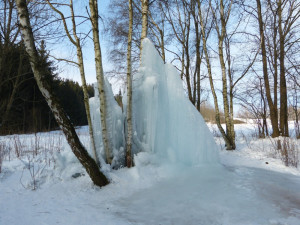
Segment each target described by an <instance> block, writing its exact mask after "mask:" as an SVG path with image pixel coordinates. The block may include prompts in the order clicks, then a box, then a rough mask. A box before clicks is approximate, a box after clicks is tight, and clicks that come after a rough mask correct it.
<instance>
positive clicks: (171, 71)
mask: <svg viewBox="0 0 300 225" xmlns="http://www.w3.org/2000/svg"><path fill="white" fill-rule="evenodd" d="M133 124H134V128H135V132H136V134H137V135H136V136H137V139H138V141H140V142H141V143H143V145H141V146H146V148H144V149H140V150H143V151H152V152H155V153H158V154H160V155H161V157H165V158H166V159H168V160H170V161H172V162H182V163H184V164H187V165H198V164H205V163H217V162H218V153H217V152H218V150H217V145H216V143H215V141H214V139H213V136H212V134H211V133H210V131H209V129H208V127H207V125H206V123H205V121H204V120H203V118H202V116H201V114H200V113H199V112H198V111H197V110H196V108H195V107H194V106H193V105H192V104H191V102H190V101H189V100H188V99H187V97H186V96H185V94H184V90H183V86H182V81H181V79H180V76H179V74H178V72H177V70H176V68H175V67H174V66H172V65H171V64H164V63H163V61H162V59H161V57H160V56H159V54H158V52H157V51H156V49H155V48H154V46H153V44H152V43H151V41H149V40H148V39H145V40H144V41H143V53H142V60H141V67H140V69H139V71H138V74H137V75H136V77H135V78H134V80H133Z"/></svg>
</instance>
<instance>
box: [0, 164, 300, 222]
mask: <svg viewBox="0 0 300 225" xmlns="http://www.w3.org/2000/svg"><path fill="white" fill-rule="evenodd" d="M156 170H157V171H156ZM161 170H162V168H160V169H157V167H153V165H147V166H146V167H145V168H140V169H139V171H138V172H139V176H138V178H137V177H136V171H137V169H135V168H133V169H131V171H129V170H127V169H124V171H121V173H123V175H124V173H126V174H131V176H132V177H134V179H132V180H130V182H129V183H125V182H124V181H120V182H119V183H113V184H111V185H109V186H107V187H105V188H103V189H102V190H99V189H94V188H92V187H91V184H90V182H89V179H88V178H87V177H81V178H78V179H73V180H69V181H65V182H64V181H59V182H56V183H53V182H52V183H51V182H48V183H45V184H44V185H42V186H41V188H40V189H38V190H37V191H30V190H25V189H24V188H23V187H21V185H20V183H19V178H20V172H17V171H16V172H14V173H12V174H8V175H7V176H4V177H3V176H2V178H1V180H0V224H1V225H2V224H3V225H5V224H15V225H18V224H20V225H21V224H32V225H35V224H39V225H40V224H65V225H67V224H103V225H107V224H112V225H113V224H120V225H122V224H145V225H146V224H147V225H151V224H155V225H158V224H162V225H168V224H191V225H192V224H195V225H196V224H197V225H200V224H203V225H207V224H224V225H227V224H228V225H234V224H236V225H238V224H243V225H247V224H264V225H265V224H289V225H299V224H300V191H299V190H300V177H299V176H295V175H291V174H286V173H279V172H274V171H269V170H264V169H257V168H249V167H236V166H234V167H222V168H213V169H211V168H210V169H209V168H201V167H198V168H185V169H184V170H182V168H181V169H180V170H177V171H174V174H172V176H169V177H165V178H161V179H159V180H155V179H153V177H148V181H147V176H148V175H149V171H152V172H151V173H154V174H155V173H156V172H157V173H158V172H163V171H161ZM153 171H156V172H153ZM166 174H167V173H166ZM119 175H120V178H121V176H122V174H119ZM149 182H152V184H151V185H150V184H149ZM143 183H144V185H143Z"/></svg>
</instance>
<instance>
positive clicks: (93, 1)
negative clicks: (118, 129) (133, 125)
mask: <svg viewBox="0 0 300 225" xmlns="http://www.w3.org/2000/svg"><path fill="white" fill-rule="evenodd" d="M89 6H90V12H91V23H92V30H93V42H94V51H95V66H96V78H97V83H98V90H99V97H100V117H101V118H100V119H101V128H102V143H103V147H104V151H105V155H106V162H107V163H109V164H111V161H112V156H111V153H112V151H111V144H110V141H109V137H108V131H107V121H106V117H107V112H106V105H107V104H106V95H105V88H104V87H105V84H104V74H103V65H102V56H101V47H100V38H99V23H98V18H99V14H98V2H97V0H89Z"/></svg>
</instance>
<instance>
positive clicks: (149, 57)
mask: <svg viewBox="0 0 300 225" xmlns="http://www.w3.org/2000/svg"><path fill="white" fill-rule="evenodd" d="M143 49H145V52H144V53H143V55H142V63H141V68H140V70H139V72H138V75H137V76H136V77H135V79H134V82H133V86H134V88H135V91H134V96H133V106H134V108H133V119H134V138H133V141H134V153H135V157H134V164H135V166H134V167H133V168H130V169H128V168H122V166H121V165H122V162H121V161H119V160H121V159H122V152H123V151H124V148H123V146H124V133H123V130H124V129H123V123H124V118H125V117H124V114H123V113H122V111H121V109H120V108H119V107H118V106H117V104H116V102H115V100H114V99H113V95H112V92H110V91H111V87H110V85H109V83H108V82H107V81H105V88H106V90H107V92H108V95H107V101H108V104H109V112H110V114H109V118H108V121H107V122H108V127H109V128H108V129H109V130H110V133H109V138H110V141H111V143H112V144H113V146H114V153H113V156H114V166H115V167H118V168H119V169H118V170H113V169H111V167H110V166H109V165H105V164H103V161H104V160H103V158H105V157H104V156H105V155H104V154H105V153H104V151H103V146H102V143H101V138H100V137H101V127H100V125H99V124H100V114H99V112H97V111H99V107H100V102H99V98H98V97H97V96H98V94H97V91H96V96H95V98H93V99H91V100H90V103H91V105H92V111H93V112H92V113H93V114H92V116H93V121H94V123H95V122H97V123H98V124H94V127H93V129H94V131H96V133H97V136H98V137H97V138H96V141H97V142H96V144H97V149H98V151H99V152H100V159H101V161H102V165H103V167H102V168H101V169H102V171H103V172H104V173H105V175H106V176H107V177H108V178H109V180H110V184H109V185H107V186H105V187H103V188H101V189H100V188H98V187H95V186H94V185H93V184H92V181H91V180H90V178H89V176H88V175H87V173H86V171H85V170H84V168H83V167H82V165H81V164H80V163H79V162H78V160H77V159H76V157H75V156H74V155H73V153H72V152H71V150H70V147H69V146H68V145H67V142H66V140H65V138H64V137H63V136H62V133H61V132H60V131H55V132H48V133H37V134H31V135H13V136H0V150H1V151H2V152H4V160H3V164H2V172H1V173H0V224H1V225H2V224H3V225H6V224H14V225H23V224H31V225H40V224H49V225H52V224H63V225H68V224H70V225H72V224H103V225H115V224H118V225H129V224H130V225H158V224H162V225H171V224H172V225H174V224H175V225H181V224H189V225H207V224H209V225H211V224H215V225H219V224H222V225H240V224H243V225H257V224H262V225H268V224H269V225H275V224H276V225H285V224H287V225H299V224H300V191H299V190H300V169H299V168H293V167H286V166H284V164H283V162H282V161H281V159H280V155H279V154H278V151H276V150H274V140H272V139H264V140H260V139H257V138H256V137H255V136H254V135H253V134H254V133H255V127H253V124H240V125H236V126H235V128H236V133H237V138H236V141H237V150H235V151H226V150H224V142H223V140H222V138H221V137H220V136H219V134H218V132H217V131H216V127H215V125H211V124H209V126H207V125H206V124H205V122H204V120H203V118H202V117H201V115H199V114H198V112H197V111H196V110H195V108H194V107H193V106H192V105H191V104H190V103H189V101H188V99H187V98H186V97H185V96H184V92H183V88H182V84H181V80H180V77H179V75H178V73H177V72H176V69H175V68H174V67H173V66H171V65H169V64H163V63H162V61H161V60H160V58H159V55H158V54H157V52H156V50H155V49H154V47H153V45H152V44H151V43H150V42H149V40H145V42H144V46H143ZM125 107H126V105H125ZM124 111H126V110H124ZM76 131H77V133H78V135H79V138H80V141H81V142H82V143H83V144H84V146H85V147H86V148H87V149H88V151H89V152H90V153H91V149H90V139H89V133H88V128H87V127H81V128H78V129H77V130H76ZM117 131H118V132H117ZM212 134H214V135H215V138H214V137H213V135H212ZM215 141H216V143H217V144H216V143H215ZM290 141H293V142H294V144H295V148H296V149H299V147H300V140H290ZM0 153H1V152H0ZM91 155H92V154H91ZM298 157H299V156H298ZM123 159H124V157H123Z"/></svg>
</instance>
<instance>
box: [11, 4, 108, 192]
mask: <svg viewBox="0 0 300 225" xmlns="http://www.w3.org/2000/svg"><path fill="white" fill-rule="evenodd" d="M16 2H17V9H18V16H19V22H20V27H21V32H22V35H23V40H24V44H25V47H26V51H27V54H28V55H29V60H30V64H31V68H32V71H33V74H34V77H35V79H36V82H37V84H38V87H39V89H40V91H41V93H42V94H43V96H44V97H45V100H46V101H47V103H48V105H49V107H50V109H51V110H52V112H53V115H54V117H55V119H56V121H57V123H58V125H59V126H60V128H61V129H62V131H63V133H64V135H65V137H66V139H67V141H68V143H69V145H70V147H71V149H72V151H73V153H74V154H75V156H76V157H77V158H78V160H79V161H80V163H81V164H82V165H83V166H84V168H85V169H86V171H87V173H88V174H89V176H90V177H91V179H92V181H93V182H94V184H95V185H97V186H100V187H101V186H104V185H106V184H108V180H107V178H106V177H105V176H104V174H103V173H102V172H101V171H100V170H99V167H98V165H97V164H96V162H95V161H94V160H93V158H91V157H90V156H89V154H88V152H87V151H86V149H85V148H84V146H83V145H82V144H81V142H80V140H79V138H78V136H77V134H76V131H75V129H74V127H73V125H72V123H71V122H70V120H69V118H68V116H67V115H66V113H65V112H64V110H63V109H62V107H61V106H60V104H59V102H58V100H57V98H56V96H55V95H54V94H53V91H52V90H51V86H50V84H49V83H48V82H49V81H48V80H47V79H45V76H44V74H43V68H41V67H40V64H39V56H38V52H37V50H36V47H35V43H34V37H33V33H32V28H31V25H30V20H29V13H28V9H27V4H26V0H17V1H16Z"/></svg>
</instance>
